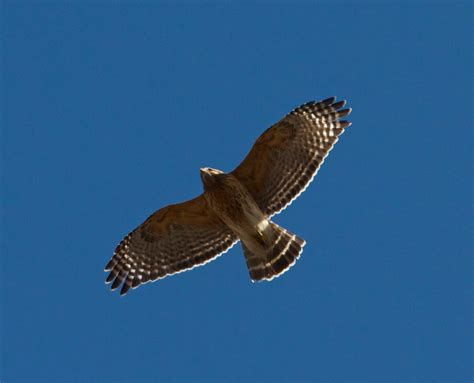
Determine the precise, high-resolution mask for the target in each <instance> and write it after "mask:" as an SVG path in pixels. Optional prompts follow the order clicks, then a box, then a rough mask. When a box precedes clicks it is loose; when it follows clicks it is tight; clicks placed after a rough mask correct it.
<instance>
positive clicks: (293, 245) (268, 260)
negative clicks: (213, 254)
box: [242, 222, 306, 282]
mask: <svg viewBox="0 0 474 383" xmlns="http://www.w3.org/2000/svg"><path fill="white" fill-rule="evenodd" d="M269 229H270V230H271V231H270V234H271V238H272V240H271V242H270V243H265V244H264V245H260V248H259V249H258V250H257V251H255V249H254V251H252V250H250V249H249V248H248V247H247V246H246V245H245V244H244V242H242V247H243V250H244V254H245V259H246V261H247V267H248V269H249V273H250V278H251V279H252V281H253V282H255V281H261V280H267V281H271V280H272V279H273V278H276V277H279V276H280V275H282V274H283V273H284V272H285V271H287V270H288V269H289V268H290V267H291V266H293V265H294V264H295V262H296V260H297V259H298V258H299V257H300V255H301V253H302V252H303V247H304V245H305V243H306V242H305V240H304V239H302V238H300V237H298V236H297V235H296V234H293V233H291V232H289V231H288V230H286V229H284V228H282V227H280V226H278V225H277V224H276V223H274V222H270V226H269Z"/></svg>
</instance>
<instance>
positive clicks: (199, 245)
mask: <svg viewBox="0 0 474 383" xmlns="http://www.w3.org/2000/svg"><path fill="white" fill-rule="evenodd" d="M237 241H238V237H237V236H236V235H235V234H233V233H232V231H231V230H230V229H229V228H228V227H227V226H226V225H225V224H224V223H223V222H222V221H221V220H220V219H219V218H218V217H217V215H215V214H214V213H213V212H212V210H211V209H210V208H209V207H208V205H207V202H206V199H205V198H204V196H203V195H202V194H201V195H200V196H199V197H197V198H194V199H192V200H189V201H186V202H183V203H180V204H176V205H169V206H166V207H164V208H162V209H160V210H158V211H157V212H155V213H154V214H153V215H151V216H150V217H149V218H148V219H147V220H146V221H145V222H144V223H143V224H142V225H140V226H139V227H137V228H136V229H135V230H134V231H132V232H131V233H130V234H128V235H127V236H126V237H125V238H124V239H123V240H122V241H121V242H120V244H119V245H118V246H117V248H116V250H115V253H114V255H113V257H112V259H111V260H110V261H109V263H108V264H107V266H106V267H105V271H110V274H109V276H108V277H107V280H106V282H107V283H109V282H112V281H113V283H112V290H114V289H116V288H118V287H119V286H120V285H121V284H122V289H121V291H120V294H122V295H123V294H126V293H127V291H128V290H129V289H130V288H131V287H132V288H136V287H138V286H140V285H141V284H143V283H146V282H150V281H151V282H153V281H156V280H157V279H161V278H164V277H166V276H168V275H171V274H176V273H179V272H182V271H186V270H189V269H192V268H194V267H196V266H201V265H204V264H206V263H208V262H210V261H212V260H213V259H215V258H217V257H218V256H219V255H221V254H222V253H224V252H225V251H227V250H228V249H229V248H230V247H232V245H234V244H235V243H236V242H237Z"/></svg>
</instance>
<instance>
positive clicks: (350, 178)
mask: <svg viewBox="0 0 474 383" xmlns="http://www.w3.org/2000/svg"><path fill="white" fill-rule="evenodd" d="M471 17H472V8H471V6H470V4H469V3H468V2H465V3H460V2H458V3H455V2H446V3H444V4H443V3H429V2H426V3H416V4H410V3H408V2H407V3H398V2H391V3H387V4H385V5H377V4H376V3H374V2H367V3H355V2H350V3H340V2H339V3H329V2H319V3H317V4H316V3H314V4H311V3H304V4H303V3H299V4H290V3H286V4H285V3H267V2H265V3H263V2H262V3H259V4H250V3H247V4H240V5H238V4H237V3H233V2H228V3H227V4H225V5H220V6H218V5H216V4H212V3H206V4H204V3H202V4H193V3H181V4H172V3H171V2H163V3H155V2H140V3H136V4H134V3H132V2H101V3H99V2H82V3H81V2H64V3H63V4H61V3H60V2H47V3H46V2H44V3H41V2H38V3H32V2H22V1H16V2H12V1H8V2H5V1H3V2H2V19H1V24H2V38H3V41H2V43H3V46H2V59H3V62H2V64H3V66H2V76H3V78H2V86H1V88H2V93H1V96H2V99H1V106H2V110H1V112H2V116H1V118H2V120H1V152H2V166H1V170H2V186H1V201H2V213H1V216H2V229H1V232H2V244H1V249H2V251H1V262H2V274H1V284H2V288H1V308H2V318H1V322H2V323H1V325H2V327H1V351H2V359H1V370H0V377H1V380H2V382H36V381H38V382H39V381H44V382H117V381H122V382H185V381H194V382H208V381H209V382H210V381H215V382H247V381H248V382H265V381H267V382H355V381H357V382H369V381H373V382H382V381H383V382H461V381H464V382H468V381H471V380H472V368H471V366H472V356H471V333H472V327H471V310H470V303H471V301H472V284H471V272H472V262H471V251H472V242H471V235H472V210H471V195H470V192H471V180H472V157H471V150H472V147H471V145H472V141H471V140H472V88H471V87H472V82H471V81H472V69H471V65H472V57H471V50H472V42H471V38H472V28H471ZM332 95H335V96H338V97H339V98H341V99H342V98H345V99H347V100H348V101H349V106H351V107H352V108H353V113H352V116H351V120H352V121H353V125H352V127H351V128H350V130H348V131H347V132H346V133H345V134H344V135H343V136H342V138H341V140H340V141H339V143H338V144H337V146H336V147H335V149H334V150H333V151H332V152H331V154H330V156H329V158H328V159H327V161H326V162H325V164H324V166H323V167H322V169H321V171H320V172H319V174H318V176H317V178H316V179H315V181H314V182H313V184H312V185H311V187H309V188H308V189H307V191H306V192H305V193H304V194H303V195H302V196H301V197H300V198H299V199H298V200H297V201H295V203H293V204H292V206H291V207H290V208H289V209H287V210H286V211H285V212H284V213H282V214H281V215H279V216H277V217H276V222H278V223H279V224H281V225H282V226H284V227H287V228H288V229H290V230H292V231H294V232H295V233H297V234H299V235H301V236H302V237H303V238H305V239H306V241H307V242H308V245H307V246H306V247H305V251H304V253H303V255H302V257H301V259H300V260H299V261H298V263H297V264H296V266H295V267H294V268H293V269H292V270H291V271H290V272H288V273H287V274H285V275H284V276H283V277H282V278H279V279H277V280H275V281H273V282H271V283H261V284H257V285H256V284H252V283H251V282H250V280H249V277H248V272H247V269H246V266H245V262H244V258H243V255H242V251H241V248H240V246H236V247H234V248H233V249H232V250H231V251H230V252H229V253H227V254H226V255H225V256H223V257H221V258H219V259H218V260H217V261H215V262H213V263H211V264H209V265H207V266H206V267H203V268H198V269H195V270H193V271H191V272H188V273H185V274H180V275H178V276H173V277H170V278H167V279H165V280H162V281H160V282H157V283H154V284H148V285H146V286H144V287H141V288H139V289H137V290H134V291H132V292H131V294H129V295H128V296H126V297H124V298H120V297H119V295H118V294H117V293H115V294H114V293H110V291H109V290H108V287H107V286H106V285H104V278H105V277H106V274H105V273H104V272H103V267H104V265H105V263H106V262H107V261H108V259H109V258H110V256H111V254H112V252H113V250H114V248H115V246H116V244H117V243H118V241H119V240H120V239H121V238H122V237H123V236H124V235H125V234H126V233H127V232H128V231H130V230H131V229H133V228H134V227H135V226H136V225H138V224H140V223H141V222H142V221H143V220H144V219H145V218H146V217H147V216H148V215H149V214H151V213H152V212H153V211H154V210H156V209H158V208H160V207H162V206H164V205H167V204H170V203H175V202H179V201H182V200H186V199H189V198H191V197H193V196H195V195H197V194H199V193H200V192H201V190H202V186H201V181H200V177H199V168H200V167H201V166H211V167H217V168H221V169H224V170H231V169H232V168H233V167H234V166H236V165H237V164H238V163H239V162H240V160H242V159H243V157H244V155H245V154H246V153H247V151H248V150H249V149H250V147H251V145H252V144H253V142H254V140H255V139H256V138H257V137H258V136H259V134H260V133H262V132H263V130H264V129H266V128H267V127H268V126H269V125H270V124H272V123H274V122H276V121H277V120H278V119H280V118H281V117H282V116H283V115H285V114H286V113H287V112H288V111H290V110H291V109H292V108H294V107H296V106H298V105H299V104H301V103H303V102H305V101H308V100H312V99H321V98H326V97H329V96H332Z"/></svg>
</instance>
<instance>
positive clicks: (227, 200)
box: [201, 168, 268, 243]
mask: <svg viewBox="0 0 474 383" xmlns="http://www.w3.org/2000/svg"><path fill="white" fill-rule="evenodd" d="M201 178H202V180H203V185H204V197H205V198H206V201H207V203H208V205H209V207H210V208H211V209H212V210H213V211H214V213H216V215H217V216H218V217H219V218H220V219H221V220H222V221H223V222H224V223H225V224H226V225H227V226H228V227H229V228H230V229H231V230H232V231H233V232H234V233H235V234H236V235H237V236H238V237H239V238H240V239H241V240H243V241H244V242H249V243H250V242H251V241H252V239H255V238H258V237H259V233H262V230H263V229H265V228H266V227H267V226H268V221H267V218H266V217H265V215H264V214H263V212H262V211H261V210H260V208H259V207H258V205H257V203H256V202H255V200H254V198H253V197H252V195H251V194H250V193H249V191H248V190H247V189H246V188H245V186H244V185H242V183H241V182H240V181H239V180H238V179H237V178H236V177H235V176H233V175H232V174H226V173H224V172H222V171H220V170H216V169H209V168H204V169H201Z"/></svg>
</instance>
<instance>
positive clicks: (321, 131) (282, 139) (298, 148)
mask: <svg viewBox="0 0 474 383" xmlns="http://www.w3.org/2000/svg"><path fill="white" fill-rule="evenodd" d="M335 100H336V98H335V97H331V98H328V99H326V100H323V101H320V102H314V101H312V102H308V103H306V104H304V105H301V106H300V107H298V108H296V109H295V110H293V111H292V112H291V113H289V114H288V115H286V116H285V117H284V118H283V119H282V120H280V121H279V122H277V123H276V124H275V125H273V126H272V127H270V128H269V129H267V130H266V131H265V132H264V133H263V134H262V135H261V136H260V137H259V138H258V140H257V141H256V142H255V144H254V146H253V147H252V150H251V151H250V152H249V154H248V155H247V157H246V158H245V159H244V160H243V161H242V163H241V164H240V165H239V166H238V167H237V168H236V169H234V171H233V172H232V174H233V175H234V176H236V177H237V178H238V179H239V180H240V182H242V183H243V184H244V185H245V186H246V187H247V189H248V190H249V192H250V194H252V196H253V197H254V198H255V201H256V202H257V204H258V205H259V207H260V209H261V210H262V211H263V212H264V213H265V214H267V215H268V216H272V215H274V214H276V213H279V212H280V211H281V210H283V209H284V208H285V207H286V206H288V205H289V204H290V203H291V202H292V201H293V200H294V199H295V198H296V197H298V196H299V195H300V194H301V193H302V192H303V191H304V190H305V188H306V186H308V184H309V183H310V182H311V180H312V179H313V177H314V176H315V175H316V173H317V171H318V169H319V167H320V166H321V164H322V163H323V161H324V159H325V158H326V156H327V155H328V153H329V151H330V150H331V149H332V147H333V146H334V144H335V143H336V142H337V140H338V137H339V136H340V135H341V134H342V132H343V131H344V129H345V128H347V127H348V126H349V125H350V122H348V121H343V120H340V119H341V118H342V117H345V116H347V115H348V114H349V113H350V112H351V109H342V110H341V108H342V107H344V105H345V103H346V102H345V101H340V102H335Z"/></svg>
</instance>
